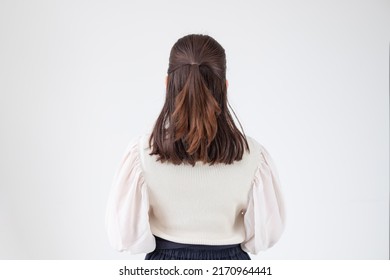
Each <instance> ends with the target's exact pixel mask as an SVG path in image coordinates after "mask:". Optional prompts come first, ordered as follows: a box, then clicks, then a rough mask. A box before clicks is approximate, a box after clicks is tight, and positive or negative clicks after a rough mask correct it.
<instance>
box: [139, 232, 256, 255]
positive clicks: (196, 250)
mask: <svg viewBox="0 0 390 280" xmlns="http://www.w3.org/2000/svg"><path fill="white" fill-rule="evenodd" d="M155 238H156V249H155V250H154V251H153V252H150V253H148V254H146V256H145V260H250V259H251V258H250V257H249V255H248V253H246V252H245V251H243V250H242V249H241V245H240V244H232V245H216V246H214V245H194V244H183V243H176V242H172V241H169V240H165V239H162V238H160V237H157V236H156V237H155Z"/></svg>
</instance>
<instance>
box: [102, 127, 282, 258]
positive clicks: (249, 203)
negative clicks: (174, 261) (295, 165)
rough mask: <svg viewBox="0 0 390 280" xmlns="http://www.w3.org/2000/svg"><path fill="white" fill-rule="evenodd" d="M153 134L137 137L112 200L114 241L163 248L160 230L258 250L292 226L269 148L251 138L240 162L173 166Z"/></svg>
mask: <svg viewBox="0 0 390 280" xmlns="http://www.w3.org/2000/svg"><path fill="white" fill-rule="evenodd" d="M148 137H149V134H145V135H143V136H141V137H138V138H136V139H134V140H132V141H131V142H130V143H129V144H128V146H127V148H126V150H125V152H124V155H123V157H122V159H121V161H120V163H119V166H118V167H117V170H116V172H115V175H114V178H113V181H112V185H111V190H110V193H109V198H108V202H107V206H106V216H105V227H106V232H107V235H108V240H109V243H110V245H111V246H112V247H113V248H114V249H115V250H117V251H120V252H122V251H128V252H130V253H132V254H138V253H148V252H151V251H153V250H154V249H155V239H154V236H153V235H156V236H160V237H162V238H165V239H168V240H171V241H174V242H179V243H187V244H205V245H226V244H239V243H240V244H241V247H242V249H243V250H244V251H247V252H249V253H252V254H258V253H259V252H260V251H264V250H266V249H268V248H270V247H272V246H273V245H274V244H275V243H276V242H277V241H278V240H279V239H280V238H281V235H282V233H283V231H284V227H285V222H286V213H285V203H284V198H283V194H282V187H281V183H280V180H279V175H278V172H277V169H276V166H275V163H274V162H273V159H272V158H271V156H270V155H269V153H268V151H267V150H266V149H265V148H264V147H263V146H262V145H261V144H259V143H258V142H257V141H255V140H254V139H252V138H250V137H248V136H247V139H248V144H249V145H250V150H251V152H250V153H247V154H246V155H245V156H244V157H243V159H242V160H241V161H238V162H235V163H234V164H232V165H225V164H217V165H214V166H208V165H206V164H203V163H197V164H196V165H195V166H194V167H192V166H190V165H180V166H177V165H173V164H169V163H168V164H167V163H161V162H157V161H156V160H155V158H154V157H153V156H150V155H149V154H148V153H149V150H148V145H147V143H148Z"/></svg>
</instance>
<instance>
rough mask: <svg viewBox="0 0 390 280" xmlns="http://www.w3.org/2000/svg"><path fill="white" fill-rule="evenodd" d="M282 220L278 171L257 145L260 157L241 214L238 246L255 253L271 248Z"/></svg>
mask: <svg viewBox="0 0 390 280" xmlns="http://www.w3.org/2000/svg"><path fill="white" fill-rule="evenodd" d="M285 221H286V213H285V203H284V198H283V195H282V192H281V184H280V180H279V175H278V171H277V169H276V166H275V164H274V161H273V159H272V158H271V156H270V155H269V153H268V151H267V150H266V149H265V148H264V147H263V146H261V160H260V163H259V165H258V167H257V169H256V172H255V176H254V179H253V182H252V188H251V192H250V195H249V202H248V206H247V209H246V211H245V214H244V226H245V232H246V236H245V240H244V242H243V243H242V244H241V247H242V249H243V250H244V251H247V252H249V253H252V254H258V253H259V252H260V251H264V250H266V249H268V248H270V247H272V246H273V245H274V244H275V243H276V242H277V241H278V240H279V239H280V237H281V235H282V233H283V231H284V227H285Z"/></svg>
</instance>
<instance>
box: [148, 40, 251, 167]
mask: <svg viewBox="0 0 390 280" xmlns="http://www.w3.org/2000/svg"><path fill="white" fill-rule="evenodd" d="M227 106H228V101H227V85H226V56H225V50H224V49H223V47H222V46H221V45H220V44H219V43H218V42H217V41H216V40H214V39H213V38H212V37H210V36H207V35H195V34H191V35H187V36H184V37H183V38H180V39H179V40H178V41H177V42H176V43H175V44H174V45H173V47H172V50H171V53H170V57H169V67H168V77H167V88H166V98H165V104H164V106H163V109H162V111H161V113H160V115H159V117H158V119H157V121H156V124H155V126H154V128H153V131H152V134H151V136H150V139H149V145H150V146H151V148H152V152H151V155H158V156H159V157H158V160H160V161H162V162H165V161H168V162H171V163H174V164H181V163H190V164H192V165H194V164H195V162H197V161H202V162H204V163H210V164H214V163H225V164H231V163H233V162H234V161H235V160H241V158H242V156H243V153H244V149H245V147H246V149H247V150H249V146H248V143H247V141H246V138H245V135H244V134H243V133H241V132H240V131H239V130H238V128H237V127H236V125H235V124H234V121H233V118H232V116H231V114H230V112H229V109H228V107H227Z"/></svg>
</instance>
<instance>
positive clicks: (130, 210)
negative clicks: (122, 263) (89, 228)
mask: <svg viewBox="0 0 390 280" xmlns="http://www.w3.org/2000/svg"><path fill="white" fill-rule="evenodd" d="M139 140H140V139H139V138H138V139H134V140H132V141H130V143H129V144H128V146H127V148H126V152H125V154H124V156H123V157H122V160H121V162H120V164H119V167H118V169H117V170H116V172H115V175H114V178H113V181H112V185H111V190H110V193H109V197H108V202H107V206H106V215H105V228H106V232H107V235H108V240H109V243H110V245H111V246H112V247H113V248H114V249H115V250H117V251H119V252H123V251H128V252H130V253H132V254H138V253H148V252H151V251H153V250H154V248H155V246H156V244H155V238H154V236H153V234H152V232H151V230H150V226H149V214H148V212H149V199H148V192H147V186H146V183H145V180H144V177H143V173H142V167H141V163H140V155H139V145H138V143H139Z"/></svg>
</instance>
